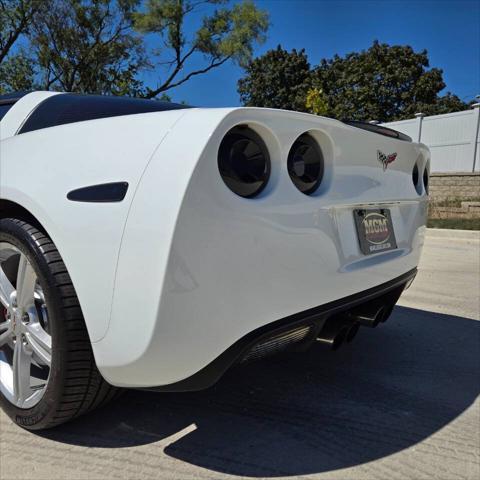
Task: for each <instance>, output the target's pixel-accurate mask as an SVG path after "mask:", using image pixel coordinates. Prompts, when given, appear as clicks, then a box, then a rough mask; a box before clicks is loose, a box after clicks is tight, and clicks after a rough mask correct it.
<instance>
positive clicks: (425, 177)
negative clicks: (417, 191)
mask: <svg viewBox="0 0 480 480" xmlns="http://www.w3.org/2000/svg"><path fill="white" fill-rule="evenodd" d="M423 186H424V187H425V193H426V194H427V195H428V170H427V167H425V170H424V171H423Z"/></svg>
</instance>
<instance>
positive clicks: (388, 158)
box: [377, 150, 397, 171]
mask: <svg viewBox="0 0 480 480" xmlns="http://www.w3.org/2000/svg"><path fill="white" fill-rule="evenodd" d="M396 158H397V152H393V153H389V154H388V155H386V154H385V153H383V152H382V151H381V150H377V159H378V161H379V162H380V163H381V164H382V166H383V171H385V170H386V169H387V168H388V165H389V164H390V163H392V162H394V161H395V160H396Z"/></svg>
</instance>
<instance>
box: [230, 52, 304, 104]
mask: <svg viewBox="0 0 480 480" xmlns="http://www.w3.org/2000/svg"><path fill="white" fill-rule="evenodd" d="M245 71H246V76H245V77H244V78H242V79H240V80H239V82H238V91H239V93H240V98H241V100H242V102H243V103H244V104H245V105H247V106H258V107H269V108H282V109H285V110H297V111H307V107H306V102H305V99H306V96H307V93H308V91H309V90H310V89H311V88H312V74H311V71H310V64H309V63H308V59H307V56H306V55H305V51H304V50H300V51H298V52H297V50H292V52H290V53H289V52H287V51H286V50H283V49H282V47H280V45H279V46H278V47H277V49H276V50H270V51H268V52H267V53H266V54H265V55H262V56H261V57H259V58H256V59H255V60H253V61H252V62H250V64H248V65H247V66H246V67H245Z"/></svg>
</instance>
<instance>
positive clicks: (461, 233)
mask: <svg viewBox="0 0 480 480" xmlns="http://www.w3.org/2000/svg"><path fill="white" fill-rule="evenodd" d="M427 236H428V237H429V238H462V239H466V240H479V241H480V231H479V230H455V229H451V228H427Z"/></svg>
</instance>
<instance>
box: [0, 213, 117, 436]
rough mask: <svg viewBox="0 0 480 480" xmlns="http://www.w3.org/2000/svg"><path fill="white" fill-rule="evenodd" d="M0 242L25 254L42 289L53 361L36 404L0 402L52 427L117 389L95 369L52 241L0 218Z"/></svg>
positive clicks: (33, 426) (36, 425)
mask: <svg viewBox="0 0 480 480" xmlns="http://www.w3.org/2000/svg"><path fill="white" fill-rule="evenodd" d="M0 242H8V243H10V244H13V245H14V246H16V247H17V248H18V249H19V250H20V251H21V252H22V253H23V254H25V255H26V256H27V258H28V260H29V261H30V263H31V264H32V266H33V268H34V270H35V272H36V274H37V276H38V279H39V282H40V284H41V285H42V288H43V291H44V293H45V301H46V305H47V309H48V315H49V316H48V318H49V326H50V334H51V337H52V361H51V367H50V376H49V380H48V385H47V387H46V390H45V393H44V395H43V397H42V398H41V400H40V401H39V403H37V404H36V405H35V406H34V407H32V408H29V409H21V408H18V407H17V406H15V405H14V404H13V403H10V401H9V400H7V398H5V397H4V395H3V394H2V393H0V405H1V407H2V408H3V410H4V411H5V412H6V413H7V415H8V416H9V417H10V418H11V419H12V420H13V421H14V422H16V423H17V424H18V425H20V426H21V427H23V428H26V429H28V430H41V429H45V428H51V427H55V426H57V425H59V424H61V423H64V422H67V421H69V420H71V419H73V418H75V417H78V416H80V415H83V414H84V413H87V412H89V411H91V410H93V409H95V408H98V407H100V406H102V405H104V404H105V403H107V402H109V401H110V400H112V399H113V398H114V397H115V396H117V394H118V393H119V392H120V390H119V389H117V388H115V387H112V386H111V385H109V384H108V383H107V382H106V381H105V380H104V379H103V378H102V376H101V374H100V372H99V371H98V369H97V367H96V365H95V360H94V357H93V352H92V346H91V342H90V339H89V336H88V333H87V329H86V326H85V321H84V319H83V315H82V311H81V308H80V304H79V302H78V298H77V295H76V293H75V288H74V286H73V284H72V281H71V279H70V276H69V274H68V272H67V268H66V267H65V264H64V263H63V260H62V258H61V256H60V254H59V252H58V250H57V249H56V247H55V245H54V244H53V242H52V240H51V239H50V238H49V237H48V236H47V235H46V234H45V233H44V232H42V231H40V230H39V229H38V228H36V227H34V226H32V225H30V224H29V223H26V222H24V221H21V220H18V219H14V218H4V219H0Z"/></svg>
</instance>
